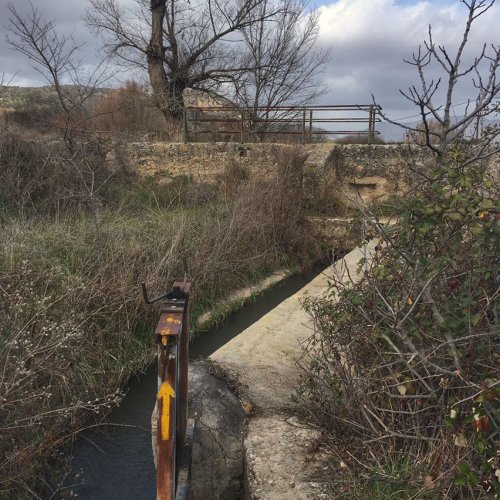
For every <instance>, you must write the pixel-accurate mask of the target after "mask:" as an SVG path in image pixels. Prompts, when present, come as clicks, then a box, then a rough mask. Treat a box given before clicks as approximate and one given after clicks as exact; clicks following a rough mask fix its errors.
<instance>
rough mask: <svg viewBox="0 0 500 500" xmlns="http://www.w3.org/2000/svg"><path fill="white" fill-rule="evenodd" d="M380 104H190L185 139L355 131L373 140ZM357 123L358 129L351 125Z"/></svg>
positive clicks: (302, 137) (317, 136)
mask: <svg viewBox="0 0 500 500" xmlns="http://www.w3.org/2000/svg"><path fill="white" fill-rule="evenodd" d="M380 109H381V108H380V106H378V105H376V104H339V105H331V106H273V107H264V106H257V107H240V106H218V107H217V106H214V107H187V108H185V110H184V127H183V129H184V142H241V143H244V142H297V143H311V142H320V141H322V140H324V139H325V137H328V136H345V135H356V136H359V137H364V138H366V141H367V142H368V144H372V143H373V142H374V140H375V136H376V135H378V134H379V132H378V131H377V128H376V125H377V123H379V122H380V121H381V119H380V117H379V110H380ZM355 125H357V126H358V129H352V128H351V127H353V126H355Z"/></svg>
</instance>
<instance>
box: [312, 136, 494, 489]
mask: <svg viewBox="0 0 500 500" xmlns="http://www.w3.org/2000/svg"><path fill="white" fill-rule="evenodd" d="M462 146H463V145H462ZM462 146H460V145H458V146H457V147H456V148H454V149H450V150H449V151H448V153H447V155H446V158H445V161H443V163H442V164H441V165H439V164H438V166H437V167H436V171H435V172H434V174H433V176H432V178H429V179H428V180H427V181H426V182H424V183H422V184H421V185H420V186H419V188H418V189H417V190H416V191H415V192H414V195H413V196H411V197H408V198H402V199H400V200H399V201H398V202H397V203H398V204H399V206H398V207H397V212H398V214H399V220H398V223H397V224H396V225H395V226H393V227H391V228H386V229H382V230H379V235H380V237H381V239H380V243H379V245H378V246H377V247H376V252H375V254H374V256H373V258H367V259H364V261H363V262H361V263H360V265H363V266H367V267H366V269H365V270H364V275H363V277H362V279H361V280H360V281H359V282H358V283H357V284H355V285H352V286H346V285H345V284H344V283H342V282H341V281H338V282H334V283H332V286H331V288H330V290H329V292H328V295H327V296H326V297H324V298H321V299H318V300H311V301H309V302H308V303H307V307H308V309H309V311H310V312H311V313H312V315H313V316H314V318H315V322H316V326H317V328H316V332H315V334H314V336H313V337H312V338H311V340H310V343H309V345H308V348H307V354H308V357H307V359H308V361H309V365H308V366H307V370H308V373H309V382H308V384H306V385H305V386H304V387H303V395H304V396H306V398H307V400H308V401H309V403H310V404H312V407H311V408H312V411H311V416H312V418H314V419H315V420H316V421H317V422H318V423H320V424H321V425H322V426H325V427H326V429H327V430H328V432H329V433H330V435H331V436H332V439H335V440H336V442H337V443H339V442H342V443H343V445H345V446H347V447H349V449H350V450H351V457H356V460H358V461H359V462H361V463H364V464H366V467H367V468H368V469H370V468H373V467H374V466H375V465H376V466H377V467H380V466H382V467H383V465H384V464H387V463H389V462H390V461H391V460H393V458H391V457H394V455H396V454H400V453H401V452H404V453H405V454H407V455H409V456H411V457H412V462H413V463H414V464H419V467H417V466H415V469H416V470H419V472H418V474H417V475H416V477H415V476H414V477H413V478H412V481H410V482H407V486H408V488H410V487H411V484H413V486H414V488H416V490H417V491H418V490H419V489H422V490H423V491H424V492H425V490H426V489H431V490H433V494H436V495H437V494H438V492H440V493H439V494H444V495H445V496H447V497H450V498H460V497H461V496H462V497H469V496H470V495H472V496H474V497H481V496H487V495H489V494H492V492H493V491H496V492H497V494H498V493H499V492H500V488H499V482H498V474H500V463H499V457H498V454H497V450H498V444H499V443H498V424H499V418H500V407H499V405H498V402H499V399H500V379H499V369H498V366H499V361H500V350H499V347H500V345H499V338H500V336H499V333H500V329H499V317H498V294H499V284H500V276H499V274H498V269H499V267H498V263H499V262H498V248H499V235H500V224H499V222H498V217H497V213H498V210H500V206H499V202H498V200H499V190H498V184H497V183H495V182H494V180H493V179H492V178H490V176H489V174H488V173H487V172H486V171H485V166H484V165H482V164H481V163H480V162H474V163H468V161H467V156H466V155H467V149H466V148H464V147H462ZM344 456H347V457H349V456H348V455H347V454H346V455H344ZM370 457H371V458H370ZM344 460H345V461H346V462H347V461H348V458H344ZM349 463H350V464H351V465H353V464H354V465H355V460H353V459H352V458H351V459H349ZM374 464H375V465H374ZM358 466H359V464H358Z"/></svg>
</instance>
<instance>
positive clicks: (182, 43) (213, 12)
mask: <svg viewBox="0 0 500 500" xmlns="http://www.w3.org/2000/svg"><path fill="white" fill-rule="evenodd" d="M90 2H91V6H92V8H91V9H89V11H88V12H87V15H86V21H87V24H88V25H89V26H90V27H91V28H93V29H94V30H95V31H96V32H98V33H100V34H101V35H103V36H104V43H105V46H106V47H107V49H108V51H109V52H110V53H111V54H114V55H115V56H118V57H119V58H121V59H122V61H125V62H127V63H133V64H138V65H139V66H142V67H144V66H145V65H144V61H147V69H148V73H149V78H150V83H151V86H152V87H153V91H154V93H155V97H156V101H157V105H158V106H159V108H160V109H161V111H162V112H163V114H164V115H165V116H166V117H169V116H170V115H171V114H174V115H175V114H179V112H180V110H181V109H182V107H183V101H182V92H183V91H184V90H185V89H186V88H193V89H198V90H203V91H208V92H212V93H214V94H219V95H227V94H228V90H229V89H234V88H236V89H237V91H238V95H239V96H242V95H244V94H245V95H250V94H251V93H253V94H255V92H250V91H243V90H242V85H243V83H242V82H244V83H245V85H250V84H253V85H254V86H255V82H256V81H259V84H258V85H257V86H256V87H255V88H257V89H258V92H257V94H258V97H259V98H260V97H261V96H263V95H264V92H263V90H262V89H263V87H264V85H263V82H264V79H265V80H266V85H267V88H269V89H270V90H268V91H267V96H268V97H269V98H270V99H274V101H276V100H278V101H281V102H282V101H283V100H284V99H286V98H287V97H289V96H290V95H292V94H293V92H294V90H295V91H297V90H299V91H300V90H301V88H302V90H304V89H305V88H306V86H307V85H310V86H312V85H311V81H310V80H308V79H307V78H304V77H305V76H306V75H307V76H309V74H310V76H312V75H313V74H316V72H317V70H318V69H319V67H320V66H321V64H322V62H323V60H322V57H321V56H318V57H315V58H314V59H315V61H316V64H309V65H306V66H305V69H304V70H303V71H302V77H299V76H298V73H297V67H298V65H300V64H302V63H304V64H305V57H304V55H305V53H306V52H307V51H308V50H310V49H311V48H312V46H313V45H314V43H315V41H316V31H317V30H316V22H315V19H316V18H315V17H314V16H311V17H310V19H309V20H308V22H307V23H306V25H307V26H305V27H304V28H303V29H299V24H300V22H301V19H299V15H298V8H299V7H298V6H299V4H296V3H294V2H292V0H276V1H271V0H215V1H214V0H210V1H207V2H190V1H188V0H151V1H150V2H148V3H149V10H150V13H148V12H147V9H146V5H147V3H146V1H145V0H137V4H136V5H137V7H138V9H136V10H135V11H132V10H125V9H122V8H121V7H120V6H119V4H118V2H117V0H90ZM148 16H150V17H149V19H148ZM278 19H281V20H282V21H283V20H286V22H287V23H288V26H289V27H293V28H294V29H293V30H290V31H289V33H286V36H284V35H285V33H283V32H282V28H283V27H282V26H278V25H279V23H278V22H277V21H278ZM148 25H149V27H150V38H149V40H147V39H146V37H145V35H144V33H145V32H147V26H148ZM259 26H260V27H261V28H262V30H263V35H262V36H265V37H266V38H269V37H271V26H274V27H276V28H278V29H279V30H280V31H281V34H276V35H272V38H273V40H268V41H266V44H267V45H265V44H264V43H261V44H260V50H265V48H266V47H268V48H269V47H271V46H272V47H273V48H272V52H273V54H274V55H275V56H276V55H279V58H280V59H276V57H275V58H274V59H272V58H271V57H270V56H271V54H266V57H265V59H264V58H263V57H260V56H259V55H258V54H257V53H252V51H251V49H252V46H253V45H254V44H253V42H252V41H251V40H255V36H256V30H257V31H258V29H259V28H258V27H259ZM254 27H255V28H254ZM292 34H293V35H294V36H297V37H299V38H302V41H301V42H300V41H294V42H292V40H291V37H292ZM287 37H288V38H287ZM261 41H262V42H263V40H261ZM297 47H300V49H301V50H300V51H299V53H298V54H296V55H295V57H293V56H292V52H293V49H294V48H297ZM247 49H248V50H247ZM278 49H279V50H278ZM278 52H279V54H278ZM281 65H283V67H284V70H283V71H281V70H280V71H279V72H277V73H276V75H275V78H274V80H272V79H271V77H270V73H271V71H272V70H273V69H274V70H276V69H277V68H278V67H280V68H281ZM286 68H288V70H287V69H286ZM257 73H259V74H257ZM249 75H255V76H254V77H253V78H251V77H250V76H249ZM280 80H282V82H281V83H278V82H280ZM306 80H307V83H304V82H306ZM260 82H262V84H261V83H260ZM278 88H279V89H280V90H279V91H277V89H278ZM285 88H287V90H286V92H285V90H284V89H285ZM278 94H279V98H276V95H278Z"/></svg>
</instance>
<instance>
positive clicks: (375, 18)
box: [319, 0, 500, 116]
mask: <svg viewBox="0 0 500 500" xmlns="http://www.w3.org/2000/svg"><path fill="white" fill-rule="evenodd" d="M499 14H500V8H499V7H498V6H495V7H494V8H492V9H491V10H490V11H489V12H488V13H487V14H486V15H485V16H483V17H481V18H479V19H478V20H477V22H476V23H475V24H474V25H473V30H472V32H471V36H470V43H469V50H468V51H467V52H466V56H467V55H469V59H470V55H471V54H477V53H478V52H479V51H480V48H481V46H482V43H483V42H485V41H488V42H496V43H497V44H498V43H499V40H498V25H499V21H500V15H499ZM319 23H320V40H321V43H322V44H324V45H325V46H330V47H332V49H333V52H332V60H331V63H330V66H329V68H328V70H327V81H328V83H329V86H330V87H331V88H332V92H331V94H329V95H327V96H325V98H324V101H325V102H328V101H330V102H332V103H335V104H337V103H345V104H352V103H358V104H359V103H366V102H370V101H371V94H372V93H373V94H374V95H375V96H376V98H377V101H378V102H379V103H380V104H381V105H382V106H383V107H384V109H386V110H388V111H389V112H392V113H398V112H399V113H400V116H401V113H403V114H405V113H406V114H409V113H410V112H411V107H410V106H409V105H408V104H407V103H405V101H404V98H403V97H402V96H401V95H400V94H399V92H398V89H399V88H402V89H406V88H407V87H408V86H409V85H410V84H411V83H415V82H416V81H417V78H418V75H417V74H416V72H415V70H414V68H412V67H410V66H408V65H406V64H404V62H403V58H407V59H408V58H411V54H412V53H413V52H414V51H415V50H416V49H417V48H418V46H419V45H420V44H421V43H422V42H423V41H424V39H426V36H427V31H428V26H429V24H432V29H433V35H434V40H435V42H437V43H439V44H444V45H445V46H446V47H448V48H450V52H451V53H454V51H455V50H456V47H457V46H458V44H459V41H460V38H461V35H462V32H463V26H464V23H465V9H464V8H463V5H461V4H460V2H458V1H445V2H429V1H417V2H413V3H412V4H408V3H406V4H400V3H398V2H396V1H395V0H338V1H336V2H334V3H331V4H329V5H323V6H322V7H320V18H319ZM464 59H467V57H465V58H464ZM429 70H430V74H431V75H433V76H434V77H436V75H437V73H436V70H437V68H436V67H432V68H429ZM470 91H471V87H470V85H469V86H463V87H462V88H461V89H460V92H459V93H458V95H457V99H458V101H462V100H465V99H466V98H467V95H468V93H469V92H470ZM458 101H457V102H458Z"/></svg>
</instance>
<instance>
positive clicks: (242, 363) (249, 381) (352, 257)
mask: <svg viewBox="0 0 500 500" xmlns="http://www.w3.org/2000/svg"><path fill="white" fill-rule="evenodd" d="M375 246H376V241H371V242H370V243H368V244H367V245H366V246H365V247H363V248H356V249H355V250H353V251H352V252H350V253H349V254H347V255H346V256H345V257H344V258H343V259H341V260H340V261H338V262H337V263H336V264H335V265H334V266H329V267H328V268H327V269H325V270H324V272H323V273H321V274H320V275H318V276H317V277H316V278H314V279H313V280H312V281H311V282H310V283H308V284H307V285H306V286H304V287H303V288H302V289H301V290H299V291H298V292H297V293H296V294H294V295H292V296H291V297H289V298H288V299H286V300H285V301H283V302H282V303H281V304H279V305H278V306H277V307H275V308H274V309H273V310H272V311H270V312H269V313H267V314H266V315H265V316H263V317H262V318H261V319H260V320H259V321H257V322H256V323H254V324H253V325H251V326H250V327H249V328H247V329H246V330H245V331H243V332H242V333H241V334H240V335H238V336H237V337H235V338H233V339H232V340H231V341H230V342H228V343H227V344H225V345H224V346H223V347H221V348H220V349H219V350H217V351H216V352H215V353H213V354H212V355H211V356H210V357H211V359H213V360H214V361H216V362H217V363H219V364H220V365H221V366H222V367H223V368H226V369H229V370H230V371H232V372H234V373H235V374H236V376H237V377H238V380H239V382H240V384H241V385H242V387H243V389H244V390H245V391H246V393H247V394H248V396H249V398H250V399H251V400H252V402H253V403H254V405H255V406H256V407H257V408H260V409H262V410H268V411H270V412H271V413H272V412H273V411H274V412H279V411H281V410H284V409H285V408H287V407H289V406H290V405H291V404H292V402H291V399H290V395H291V394H293V392H294V390H295V389H296V387H297V386H298V384H299V383H300V378H301V375H300V373H299V370H298V369H297V365H296V360H297V359H298V358H299V357H300V355H301V346H300V342H301V341H304V340H305V339H307V338H308V337H309V336H310V335H311V333H312V323H311V318H310V317H309V315H308V314H307V313H306V312H305V311H304V310H303V308H302V303H303V301H304V299H305V297H307V296H309V297H315V296H319V295H321V294H323V293H324V292H325V291H326V289H327V287H328V281H329V280H331V277H332V276H333V275H334V274H335V275H336V276H337V277H342V279H343V280H345V281H349V279H352V280H353V281H357V280H358V279H359V276H360V273H359V272H358V269H357V264H358V262H359V260H360V259H361V257H363V256H367V255H368V256H369V255H371V254H372V253H373V252H374V248H375ZM361 272H362V271H361Z"/></svg>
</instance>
